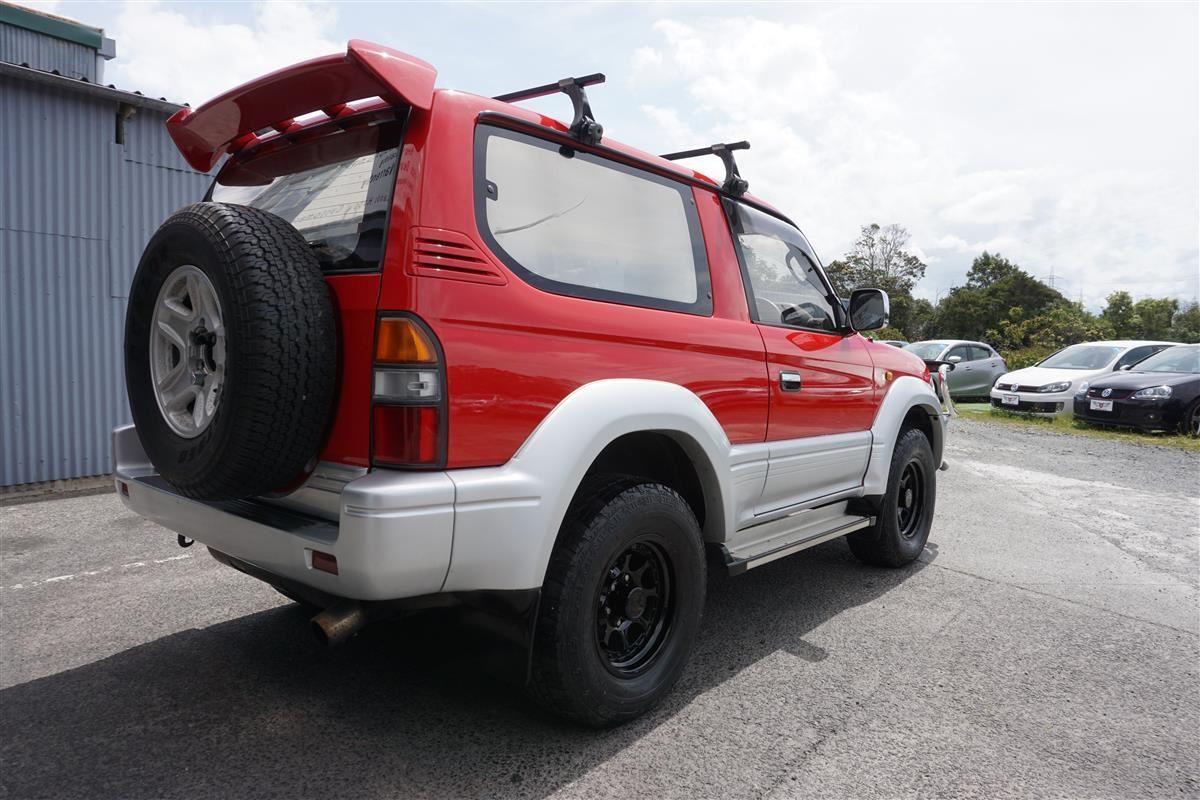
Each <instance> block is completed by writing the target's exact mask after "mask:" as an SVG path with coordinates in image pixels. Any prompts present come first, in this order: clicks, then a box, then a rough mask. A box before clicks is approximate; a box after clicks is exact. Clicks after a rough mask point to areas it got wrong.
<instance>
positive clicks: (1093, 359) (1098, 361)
mask: <svg viewBox="0 0 1200 800" xmlns="http://www.w3.org/2000/svg"><path fill="white" fill-rule="evenodd" d="M1123 349H1124V348H1122V347H1114V346H1111V345H1097V344H1074V345H1071V346H1070V347H1068V348H1066V349H1065V350H1059V351H1058V352H1057V353H1055V354H1054V355H1052V356H1050V357H1049V358H1047V359H1046V360H1045V361H1043V362H1041V363H1040V364H1038V366H1039V367H1047V368H1050V369H1104V368H1105V367H1106V366H1108V364H1109V363H1110V362H1111V361H1112V360H1113V359H1114V358H1116V357H1117V355H1118V354H1120V352H1121V351H1122V350H1123Z"/></svg>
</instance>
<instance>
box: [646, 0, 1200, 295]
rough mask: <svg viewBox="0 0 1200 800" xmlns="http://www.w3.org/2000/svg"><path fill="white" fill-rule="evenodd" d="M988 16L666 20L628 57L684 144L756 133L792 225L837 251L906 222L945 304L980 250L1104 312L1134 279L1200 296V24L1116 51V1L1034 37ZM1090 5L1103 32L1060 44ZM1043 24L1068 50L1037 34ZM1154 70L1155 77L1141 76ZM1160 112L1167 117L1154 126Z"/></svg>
mask: <svg viewBox="0 0 1200 800" xmlns="http://www.w3.org/2000/svg"><path fill="white" fill-rule="evenodd" d="M1009 8H1010V9H1011V8H1012V7H1009ZM973 9H974V10H970V9H969V10H966V11H964V10H963V9H950V8H948V7H938V9H934V10H933V11H936V14H933V11H931V12H930V13H931V14H932V16H928V17H925V18H924V19H922V20H918V21H916V22H913V21H910V20H907V19H906V18H903V17H899V16H897V17H889V16H888V15H889V14H891V13H893V12H892V11H891V10H889V9H884V10H882V11H881V10H880V9H879V8H877V7H870V8H868V7H850V8H848V9H847V8H845V7H843V8H840V9H838V10H837V11H836V12H834V13H831V14H826V15H820V14H814V13H811V12H809V13H805V14H802V15H800V17H801V18H800V19H799V21H788V20H765V19H753V18H748V17H735V18H729V19H717V18H707V19H704V18H702V19H700V20H698V21H689V22H682V21H679V20H663V21H660V22H658V23H657V24H656V25H655V30H656V32H657V33H658V35H659V42H658V44H656V45H655V46H653V47H648V48H642V49H641V50H639V51H638V53H637V55H636V56H635V58H634V59H633V64H632V68H633V71H634V74H635V80H636V81H637V83H638V85H641V84H642V83H643V82H645V83H648V84H652V85H654V87H655V88H656V89H657V91H658V94H659V95H661V96H664V97H671V98H673V99H670V100H667V101H665V102H661V101H660V102H657V103H655V104H652V105H651V104H645V105H643V106H642V109H643V113H644V114H645V116H646V117H647V118H648V120H649V122H651V123H652V124H653V125H655V126H656V127H657V129H658V135H659V136H661V137H662V138H663V139H665V140H666V141H667V142H670V143H671V144H672V146H678V147H687V146H695V145H698V144H702V143H707V142H711V141H734V140H737V139H743V138H745V139H749V140H750V142H751V143H752V145H753V149H751V150H750V151H748V152H746V153H745V154H739V159H738V161H739V165H740V166H741V172H742V174H743V175H744V176H745V177H747V178H748V179H749V180H750V183H751V191H752V192H753V193H755V194H756V195H758V196H760V197H763V198H764V199H766V200H768V201H769V202H772V203H773V204H775V205H776V206H778V207H779V208H781V209H782V210H784V211H785V212H786V213H788V214H789V216H791V217H792V218H793V219H795V220H796V221H797V222H798V223H799V224H800V225H801V227H802V228H804V229H805V232H806V233H807V234H808V235H809V238H810V239H811V240H812V241H813V243H814V245H815V246H816V247H817V249H818V251H819V252H820V253H821V255H822V257H823V258H824V259H825V260H827V261H828V260H832V259H833V258H836V257H838V256H839V255H840V254H841V253H843V252H844V251H845V250H846V249H847V248H848V247H849V245H850V244H851V243H852V242H853V240H854V238H855V237H856V235H857V233H858V229H859V226H860V225H862V224H864V223H869V222H879V223H884V224H886V223H890V222H899V223H901V224H903V225H905V226H907V227H908V228H909V230H910V231H911V232H912V234H913V239H912V245H913V247H914V248H915V249H917V250H918V251H919V252H922V253H924V254H925V256H926V257H927V258H928V263H929V266H930V269H929V272H928V274H927V278H926V282H925V285H923V286H922V287H921V290H920V292H921V293H922V294H926V295H928V296H930V297H932V296H934V295H935V293H936V292H937V290H938V289H945V288H948V287H949V286H950V285H953V284H955V283H961V282H962V281H963V277H964V275H965V271H966V268H967V266H969V264H970V261H971V259H972V258H973V257H974V256H975V255H977V254H978V253H979V252H980V251H981V250H983V249H988V250H990V251H992V252H995V251H996V250H1000V251H1001V252H1003V254H1004V255H1005V256H1007V257H1009V258H1012V259H1014V260H1016V261H1018V262H1019V263H1020V264H1021V265H1022V266H1023V267H1025V268H1026V269H1027V270H1028V271H1030V272H1032V273H1034V274H1038V275H1047V274H1049V273H1050V271H1051V270H1053V272H1054V275H1055V278H1056V284H1057V285H1059V286H1060V287H1061V288H1063V289H1064V291H1066V292H1067V293H1068V294H1070V295H1071V296H1072V297H1078V296H1079V293H1080V291H1081V290H1082V293H1083V296H1084V299H1085V301H1086V302H1088V303H1089V304H1090V305H1096V304H1099V303H1100V302H1102V300H1103V297H1104V296H1105V295H1107V294H1108V293H1109V292H1111V291H1112V290H1113V289H1115V288H1121V286H1120V284H1121V283H1122V282H1125V283H1128V284H1129V288H1130V289H1131V290H1132V291H1134V293H1135V294H1142V295H1144V294H1148V293H1153V292H1158V293H1160V294H1172V295H1176V296H1181V297H1184V298H1185V299H1186V298H1191V297H1195V296H1196V294H1197V292H1198V289H1197V280H1198V276H1197V249H1198V248H1197V244H1198V238H1200V237H1198V231H1197V219H1198V215H1200V199H1198V195H1200V186H1198V184H1200V175H1198V173H1197V159H1196V152H1195V151H1196V132H1195V131H1196V129H1195V117H1196V114H1197V100H1196V92H1195V91H1194V90H1192V91H1191V92H1190V93H1189V92H1188V89H1189V86H1194V85H1195V83H1196V79H1195V69H1194V61H1195V56H1196V44H1195V39H1194V37H1192V38H1191V39H1190V48H1191V52H1190V53H1189V52H1188V46H1189V45H1188V43H1189V39H1188V37H1186V36H1185V37H1183V38H1182V39H1178V40H1172V43H1163V42H1158V43H1155V44H1152V45H1151V44H1147V46H1146V49H1147V52H1146V53H1142V52H1134V53H1131V54H1127V55H1122V56H1121V57H1120V58H1115V57H1114V55H1113V53H1114V52H1117V51H1116V50H1112V49H1106V48H1105V47H1104V44H1105V41H1106V37H1108V38H1113V40H1114V46H1115V47H1118V48H1124V49H1123V50H1121V51H1120V52H1122V53H1127V51H1128V48H1129V47H1130V43H1129V42H1128V41H1127V40H1125V39H1124V38H1121V39H1120V41H1119V42H1118V41H1117V38H1118V34H1119V33H1120V32H1121V31H1122V30H1123V29H1124V27H1123V23H1122V20H1121V19H1116V18H1114V19H1109V17H1107V16H1105V15H1108V14H1111V13H1114V12H1113V10H1112V9H1097V8H1095V7H1092V8H1091V9H1090V10H1088V9H1076V8H1073V9H1067V10H1066V11H1065V12H1063V13H1062V14H1061V15H1060V16H1061V18H1059V17H1053V15H1052V14H1050V13H1049V12H1044V11H1042V12H1039V14H1040V17H1039V24H1040V25H1041V26H1042V27H1043V28H1045V29H1047V30H1039V31H1037V32H1035V33H1034V34H1014V33H1013V32H1012V31H1011V30H1009V28H1011V27H1013V26H1014V25H1017V23H1018V22H1020V20H1015V21H1014V20H1012V19H1009V17H1013V16H1016V15H1017V14H1016V12H1014V13H1011V14H1008V15H1007V16H1005V14H1000V17H998V18H997V20H990V19H983V17H985V16H988V15H993V16H994V15H996V14H997V13H998V12H997V11H996V10H995V9H983V8H982V7H973ZM943 11H945V12H946V13H945V14H943ZM1017 11H1018V12H1019V11H1020V9H1017ZM1080 11H1088V12H1089V13H1090V14H1091V17H1090V19H1091V20H1092V22H1093V23H1094V24H1092V25H1091V27H1090V31H1089V32H1090V34H1091V36H1092V37H1093V40H1091V41H1087V42H1084V43H1082V44H1073V43H1072V37H1070V36H1066V37H1064V38H1062V39H1058V38H1055V37H1056V36H1057V34H1058V33H1061V32H1064V31H1065V30H1066V29H1068V28H1070V26H1071V25H1072V24H1076V23H1077V22H1078V20H1077V19H1076V18H1075V17H1073V16H1072V15H1073V14H1076V13H1077V12H1080ZM1117 11H1120V9H1117ZM910 16H911V15H910ZM959 16H962V17H963V21H962V22H963V24H962V26H961V27H959V28H954V26H955V25H956V24H958V21H957V17H959ZM1117 16H1118V17H1119V14H1118V15H1117ZM922 25H924V26H926V28H928V29H927V30H925V29H922V27H921V26H922ZM904 26H909V27H907V28H905V27H904ZM1060 28H1061V29H1062V30H1060ZM1043 35H1044V36H1046V37H1048V38H1051V39H1054V41H1056V42H1058V43H1059V45H1058V46H1056V48H1046V49H1045V51H1044V52H1043V50H1042V49H1041V48H1040V47H1039V46H1037V41H1028V39H1030V38H1031V37H1032V38H1033V39H1034V40H1036V39H1037V38H1038V37H1040V36H1043ZM1076 38H1077V37H1076ZM901 42H902V43H903V46H901V45H900V44H899V43H901ZM1181 42H1182V44H1183V46H1182V47H1180V46H1174V47H1172V45H1179V44H1180V43H1181ZM1073 48H1074V49H1073ZM1155 49H1157V50H1161V49H1166V50H1168V51H1171V52H1173V53H1174V54H1173V55H1172V56H1171V57H1170V58H1168V59H1167V60H1168V61H1169V62H1170V63H1169V64H1167V65H1163V64H1153V59H1154V58H1156V57H1160V56H1161V54H1159V56H1155V55H1153V54H1150V50H1155ZM1174 51H1179V52H1174ZM1010 56H1011V57H1012V58H1010ZM1018 56H1019V58H1017V57H1018ZM1189 56H1190V62H1191V63H1190V64H1189ZM1014 59H1015V60H1014ZM1089 59H1090V60H1089ZM1148 59H1149V60H1150V61H1151V63H1152V64H1153V68H1151V67H1145V66H1143V65H1144V63H1145V62H1146V61H1147V60H1148ZM1081 61H1082V62H1083V63H1081ZM1167 67H1170V69H1168V68H1167ZM1139 69H1141V70H1149V71H1150V72H1151V73H1153V77H1154V79H1155V82H1154V83H1153V86H1151V85H1150V83H1149V81H1148V80H1147V81H1143V82H1139V81H1138V80H1136V78H1137V77H1138V76H1137V75H1136V72H1137V70H1139ZM1131 70H1132V71H1134V72H1135V77H1134V78H1130V77H1128V75H1127V74H1126V73H1128V72H1129V71H1131ZM1047 76H1050V77H1049V78H1048V77H1047ZM1146 77H1147V78H1149V77H1151V76H1150V75H1147V76H1146ZM1147 91H1157V92H1159V93H1160V96H1159V98H1158V104H1157V105H1150V106H1147V108H1146V109H1145V110H1144V112H1143V111H1142V110H1141V109H1139V112H1141V113H1143V116H1142V118H1141V119H1140V120H1139V119H1136V118H1134V119H1130V118H1129V113H1131V109H1128V108H1127V107H1123V106H1122V103H1126V102H1127V103H1132V104H1134V105H1137V104H1139V103H1140V102H1141V101H1140V100H1139V97H1140V93H1145V92H1147ZM1122 92H1128V97H1126V96H1125V95H1124V94H1123V93H1122ZM681 95H682V97H686V98H687V100H684V99H681ZM1164 104H1165V105H1164ZM1164 107H1165V108H1169V109H1170V110H1169V111H1164V110H1163V108H1164ZM1151 112H1153V113H1156V114H1159V115H1160V116H1163V117H1169V119H1166V118H1163V119H1155V123H1154V124H1149V118H1148V117H1146V116H1145V114H1149V113H1151ZM1189 131H1190V134H1189ZM684 136H688V137H691V139H690V140H689V141H683V140H682V138H683V137H684ZM1189 140H1190V141H1189ZM1189 144H1190V148H1189ZM1168 165H1169V167H1170V168H1168ZM697 166H699V167H700V168H701V169H705V168H711V167H710V165H707V164H703V163H702V162H698V163H697ZM717 169H719V167H718V168H717ZM1134 281H1137V283H1134Z"/></svg>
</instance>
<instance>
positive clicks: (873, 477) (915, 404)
mask: <svg viewBox="0 0 1200 800" xmlns="http://www.w3.org/2000/svg"><path fill="white" fill-rule="evenodd" d="M914 408H920V409H921V410H922V411H924V412H925V413H926V414H928V415H929V416H930V420H929V423H930V429H931V430H932V432H933V442H932V445H933V463H934V464H937V465H939V466H940V465H941V463H942V449H943V445H944V441H945V417H944V416H943V415H942V413H941V404H940V403H939V402H938V398H937V395H936V394H934V392H933V387H932V386H930V385H929V384H928V383H926V382H925V381H923V380H921V379H920V378H914V377H912V376H911V375H902V376H900V377H899V378H897V379H896V380H895V381H893V382H892V384H891V386H890V387H889V388H888V392H887V394H886V395H885V396H884V398H883V402H882V403H881V404H880V406H879V413H877V414H876V415H875V423H874V424H873V425H872V426H871V460H870V461H869V462H868V463H867V472H866V474H865V475H864V476H863V494H864V495H865V496H868V497H869V496H871V495H879V494H883V492H884V490H885V489H886V488H887V481H888V469H889V468H890V467H891V464H892V450H893V449H894V448H895V447H896V439H897V438H898V437H899V434H900V426H901V425H902V424H903V423H904V418H905V417H906V416H908V412H909V411H911V410H912V409H914Z"/></svg>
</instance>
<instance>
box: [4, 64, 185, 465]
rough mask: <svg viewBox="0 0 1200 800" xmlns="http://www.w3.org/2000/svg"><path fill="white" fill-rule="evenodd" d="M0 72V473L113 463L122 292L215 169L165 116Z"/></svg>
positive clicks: (123, 413) (122, 414)
mask: <svg viewBox="0 0 1200 800" xmlns="http://www.w3.org/2000/svg"><path fill="white" fill-rule="evenodd" d="M117 107H118V100H116V99H114V100H106V99H101V98H94V97H87V96H83V95H80V94H78V93H76V92H71V91H66V90H59V89H54V88H51V87H47V86H45V85H41V84H34V83H30V82H26V81H20V80H16V79H9V78H4V77H0V485H11V484H20V483H31V482H38V481H48V480H58V479H64V478H74V477H82V476H87V475H97V474H103V473H105V472H108V471H109V470H110V469H111V459H112V455H111V445H110V442H109V434H110V431H111V430H112V428H113V426H114V425H118V424H121V423H123V422H127V421H128V420H129V409H128V403H127V401H126V398H125V382H124V368H123V363H122V354H121V351H122V332H123V328H124V320H125V299H124V298H125V297H126V296H127V294H128V287H129V284H130V281H131V280H132V279H133V272H134V269H135V268H136V267H137V261H138V258H139V257H140V256H141V252H142V249H143V248H144V247H145V244H146V241H147V240H149V238H150V236H151V235H152V234H153V233H154V230H155V228H157V226H158V225H159V223H161V222H162V220H163V219H165V218H166V217H167V216H168V215H169V214H170V213H171V212H172V211H174V210H175V209H176V208H178V207H179V206H182V205H185V204H187V203H189V202H193V201H195V200H198V199H200V198H201V197H202V196H203V194H204V191H205V189H206V188H207V186H208V182H209V178H208V177H207V176H205V175H201V174H198V173H195V172H192V171H191V170H189V169H187V167H186V165H184V163H183V161H182V159H180V158H179V157H178V155H177V154H175V153H174V152H173V151H174V148H173V147H172V146H171V145H170V142H169V139H168V137H167V134H166V130H165V129H164V128H163V127H162V123H163V122H164V121H165V119H166V115H165V114H161V113H158V112H155V111H152V110H148V109H139V110H138V113H137V115H136V116H134V117H133V118H132V119H130V120H129V121H128V122H127V124H126V129H125V144H124V145H119V144H117V143H116V114H117Z"/></svg>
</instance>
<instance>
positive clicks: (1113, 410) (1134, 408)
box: [1075, 344, 1200, 436]
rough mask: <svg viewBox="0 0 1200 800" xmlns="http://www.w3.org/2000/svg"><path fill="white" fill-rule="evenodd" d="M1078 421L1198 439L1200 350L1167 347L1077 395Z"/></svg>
mask: <svg viewBox="0 0 1200 800" xmlns="http://www.w3.org/2000/svg"><path fill="white" fill-rule="evenodd" d="M1075 416H1076V417H1077V418H1079V419H1082V420H1086V421H1087V422H1094V423H1098V424H1101V425H1120V426H1128V427H1132V428H1144V429H1146V430H1166V431H1175V430H1180V431H1183V432H1184V433H1188V434H1190V435H1192V436H1200V344H1181V345H1176V346H1175V347H1168V348H1167V349H1166V350H1162V351H1160V352H1158V353H1156V354H1154V355H1152V356H1150V357H1149V358H1147V359H1146V360H1145V361H1140V362H1138V363H1137V364H1134V365H1133V366H1132V367H1130V368H1129V370H1128V371H1125V372H1118V373H1114V374H1113V375H1111V376H1104V377H1103V378H1100V379H1098V380H1096V381H1094V382H1092V383H1091V384H1090V385H1088V384H1085V387H1084V390H1083V391H1081V392H1080V393H1078V394H1076V395H1075Z"/></svg>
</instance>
